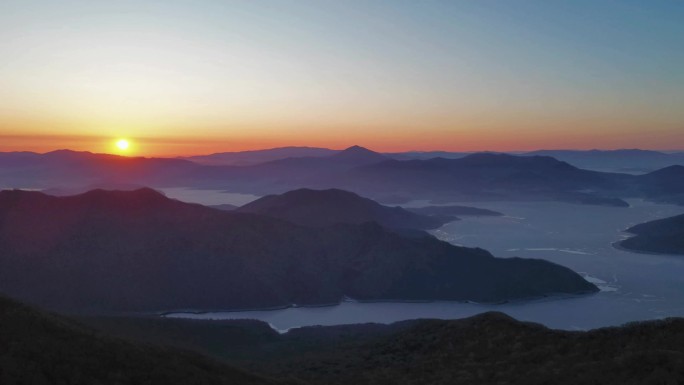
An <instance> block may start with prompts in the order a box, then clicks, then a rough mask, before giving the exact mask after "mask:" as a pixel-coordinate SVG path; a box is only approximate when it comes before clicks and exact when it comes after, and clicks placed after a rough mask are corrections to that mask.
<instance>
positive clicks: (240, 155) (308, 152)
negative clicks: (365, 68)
mask: <svg viewBox="0 0 684 385" xmlns="http://www.w3.org/2000/svg"><path fill="white" fill-rule="evenodd" d="M338 152H339V151H338V150H331V149H329V148H320V147H278V148H270V149H265V150H251V151H237V152H219V153H215V154H210V155H197V156H188V157H182V158H181V159H186V160H190V161H193V162H195V163H199V164H204V165H213V166H217V165H230V166H249V165H255V164H259V163H265V162H270V161H274V160H279V159H285V158H301V157H323V156H330V155H334V154H336V153H338Z"/></svg>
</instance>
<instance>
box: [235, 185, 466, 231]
mask: <svg viewBox="0 0 684 385" xmlns="http://www.w3.org/2000/svg"><path fill="white" fill-rule="evenodd" d="M237 211H239V212H246V213H254V214H261V215H266V216H269V217H274V218H280V219H284V220H286V221H289V222H292V223H297V224H300V225H303V226H312V227H324V226H332V225H334V224H337V223H351V224H362V223H365V222H376V223H378V224H380V225H382V226H384V227H387V228H395V229H400V228H407V229H422V230H428V229H436V228H438V227H441V226H442V225H443V224H444V223H447V222H450V221H452V220H454V219H455V218H453V217H450V218H446V217H442V218H434V217H429V216H426V215H421V214H416V213H413V212H410V211H408V210H404V209H403V208H401V207H388V206H383V205H381V204H379V203H377V202H375V201H374V200H371V199H368V198H363V197H361V196H359V195H357V194H354V193H352V192H348V191H344V190H338V189H330V190H311V189H299V190H294V191H289V192H286V193H284V194H281V195H268V196H265V197H263V198H260V199H257V200H256V201H254V202H251V203H248V204H246V205H245V206H242V207H240V208H239V209H238V210H237Z"/></svg>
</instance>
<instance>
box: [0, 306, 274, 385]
mask: <svg viewBox="0 0 684 385" xmlns="http://www.w3.org/2000/svg"><path fill="white" fill-rule="evenodd" d="M0 383H2V384H3V385H19V384H33V385H42V384H46V385H47V384H70V385H92V384H150V385H154V384H158V385H174V384H183V385H185V384H217V385H218V384H226V385H227V384H245V385H248V384H253V385H257V384H275V383H280V382H276V381H273V380H268V379H265V378H262V377H259V376H255V375H251V374H248V373H246V372H243V371H242V370H239V369H234V368H231V367H229V366H227V365H224V364H221V363H219V362H217V361H214V360H212V359H209V358H207V357H204V356H201V355H198V354H196V353H190V352H186V351H182V350H176V349H170V348H162V347H154V346H148V345H142V344H135V343H132V342H127V341H124V340H120V339H117V338H113V337H109V336H106V335H103V334H100V333H96V332H95V331H93V330H91V329H89V328H86V327H84V326H81V325H80V324H78V323H76V322H74V321H72V320H70V319H67V318H63V317H60V316H57V315H53V314H48V313H44V312H41V311H38V310H35V309H33V308H31V307H28V306H25V305H22V304H19V303H17V302H14V301H11V300H9V299H6V298H4V297H0Z"/></svg>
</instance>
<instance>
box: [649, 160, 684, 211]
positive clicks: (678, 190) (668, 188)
mask: <svg viewBox="0 0 684 385" xmlns="http://www.w3.org/2000/svg"><path fill="white" fill-rule="evenodd" d="M638 181H639V186H640V190H641V192H642V194H643V195H644V196H645V197H646V198H649V199H651V200H653V201H658V202H664V203H674V204H679V205H684V166H670V167H665V168H663V169H660V170H657V171H653V172H651V173H648V174H645V175H640V176H638Z"/></svg>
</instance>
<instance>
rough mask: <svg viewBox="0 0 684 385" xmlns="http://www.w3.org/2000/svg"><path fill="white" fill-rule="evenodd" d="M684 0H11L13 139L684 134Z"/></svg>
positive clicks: (20, 145) (4, 43)
mask: <svg viewBox="0 0 684 385" xmlns="http://www.w3.org/2000/svg"><path fill="white" fill-rule="evenodd" d="M683 47H684V2H682V1H675V0H671V1H658V0H644V1H629V0H626V1H609V0H586V1H585V0H572V1H570V0H568V1H556V0H539V1H523V0H519V1H509V0H500V1H487V0H481V1H420V0H413V1H403V0H388V1H371V0H367V1H324V0H319V1H305V0H296V1H295V0H293V1H254V0H251V1H202V0H193V1H175V0H165V1H141V0H138V1H127V0H119V1H94V0H81V1H68V0H63V1H36V0H9V1H8V0H0V151H12V150H33V151H49V150H52V149H56V148H71V149H77V150H90V151H97V152H112V151H114V149H113V147H112V144H113V143H114V140H115V139H116V138H120V137H127V138H130V139H131V140H132V143H133V147H132V148H133V152H134V153H136V154H140V155H183V154H198V153H208V152H217V151H235V150H244V149H249V148H267V147H276V146H285V145H309V146H325V147H333V148H342V147H346V146H348V145H352V144H360V145H364V146H367V147H370V148H373V149H375V150H381V151H399V150H416V149H419V150H434V149H441V150H457V151H460V150H500V151H505V150H527V149H536V148H633V147H639V148H652V149H675V148H677V149H679V148H684V48H683Z"/></svg>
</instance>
